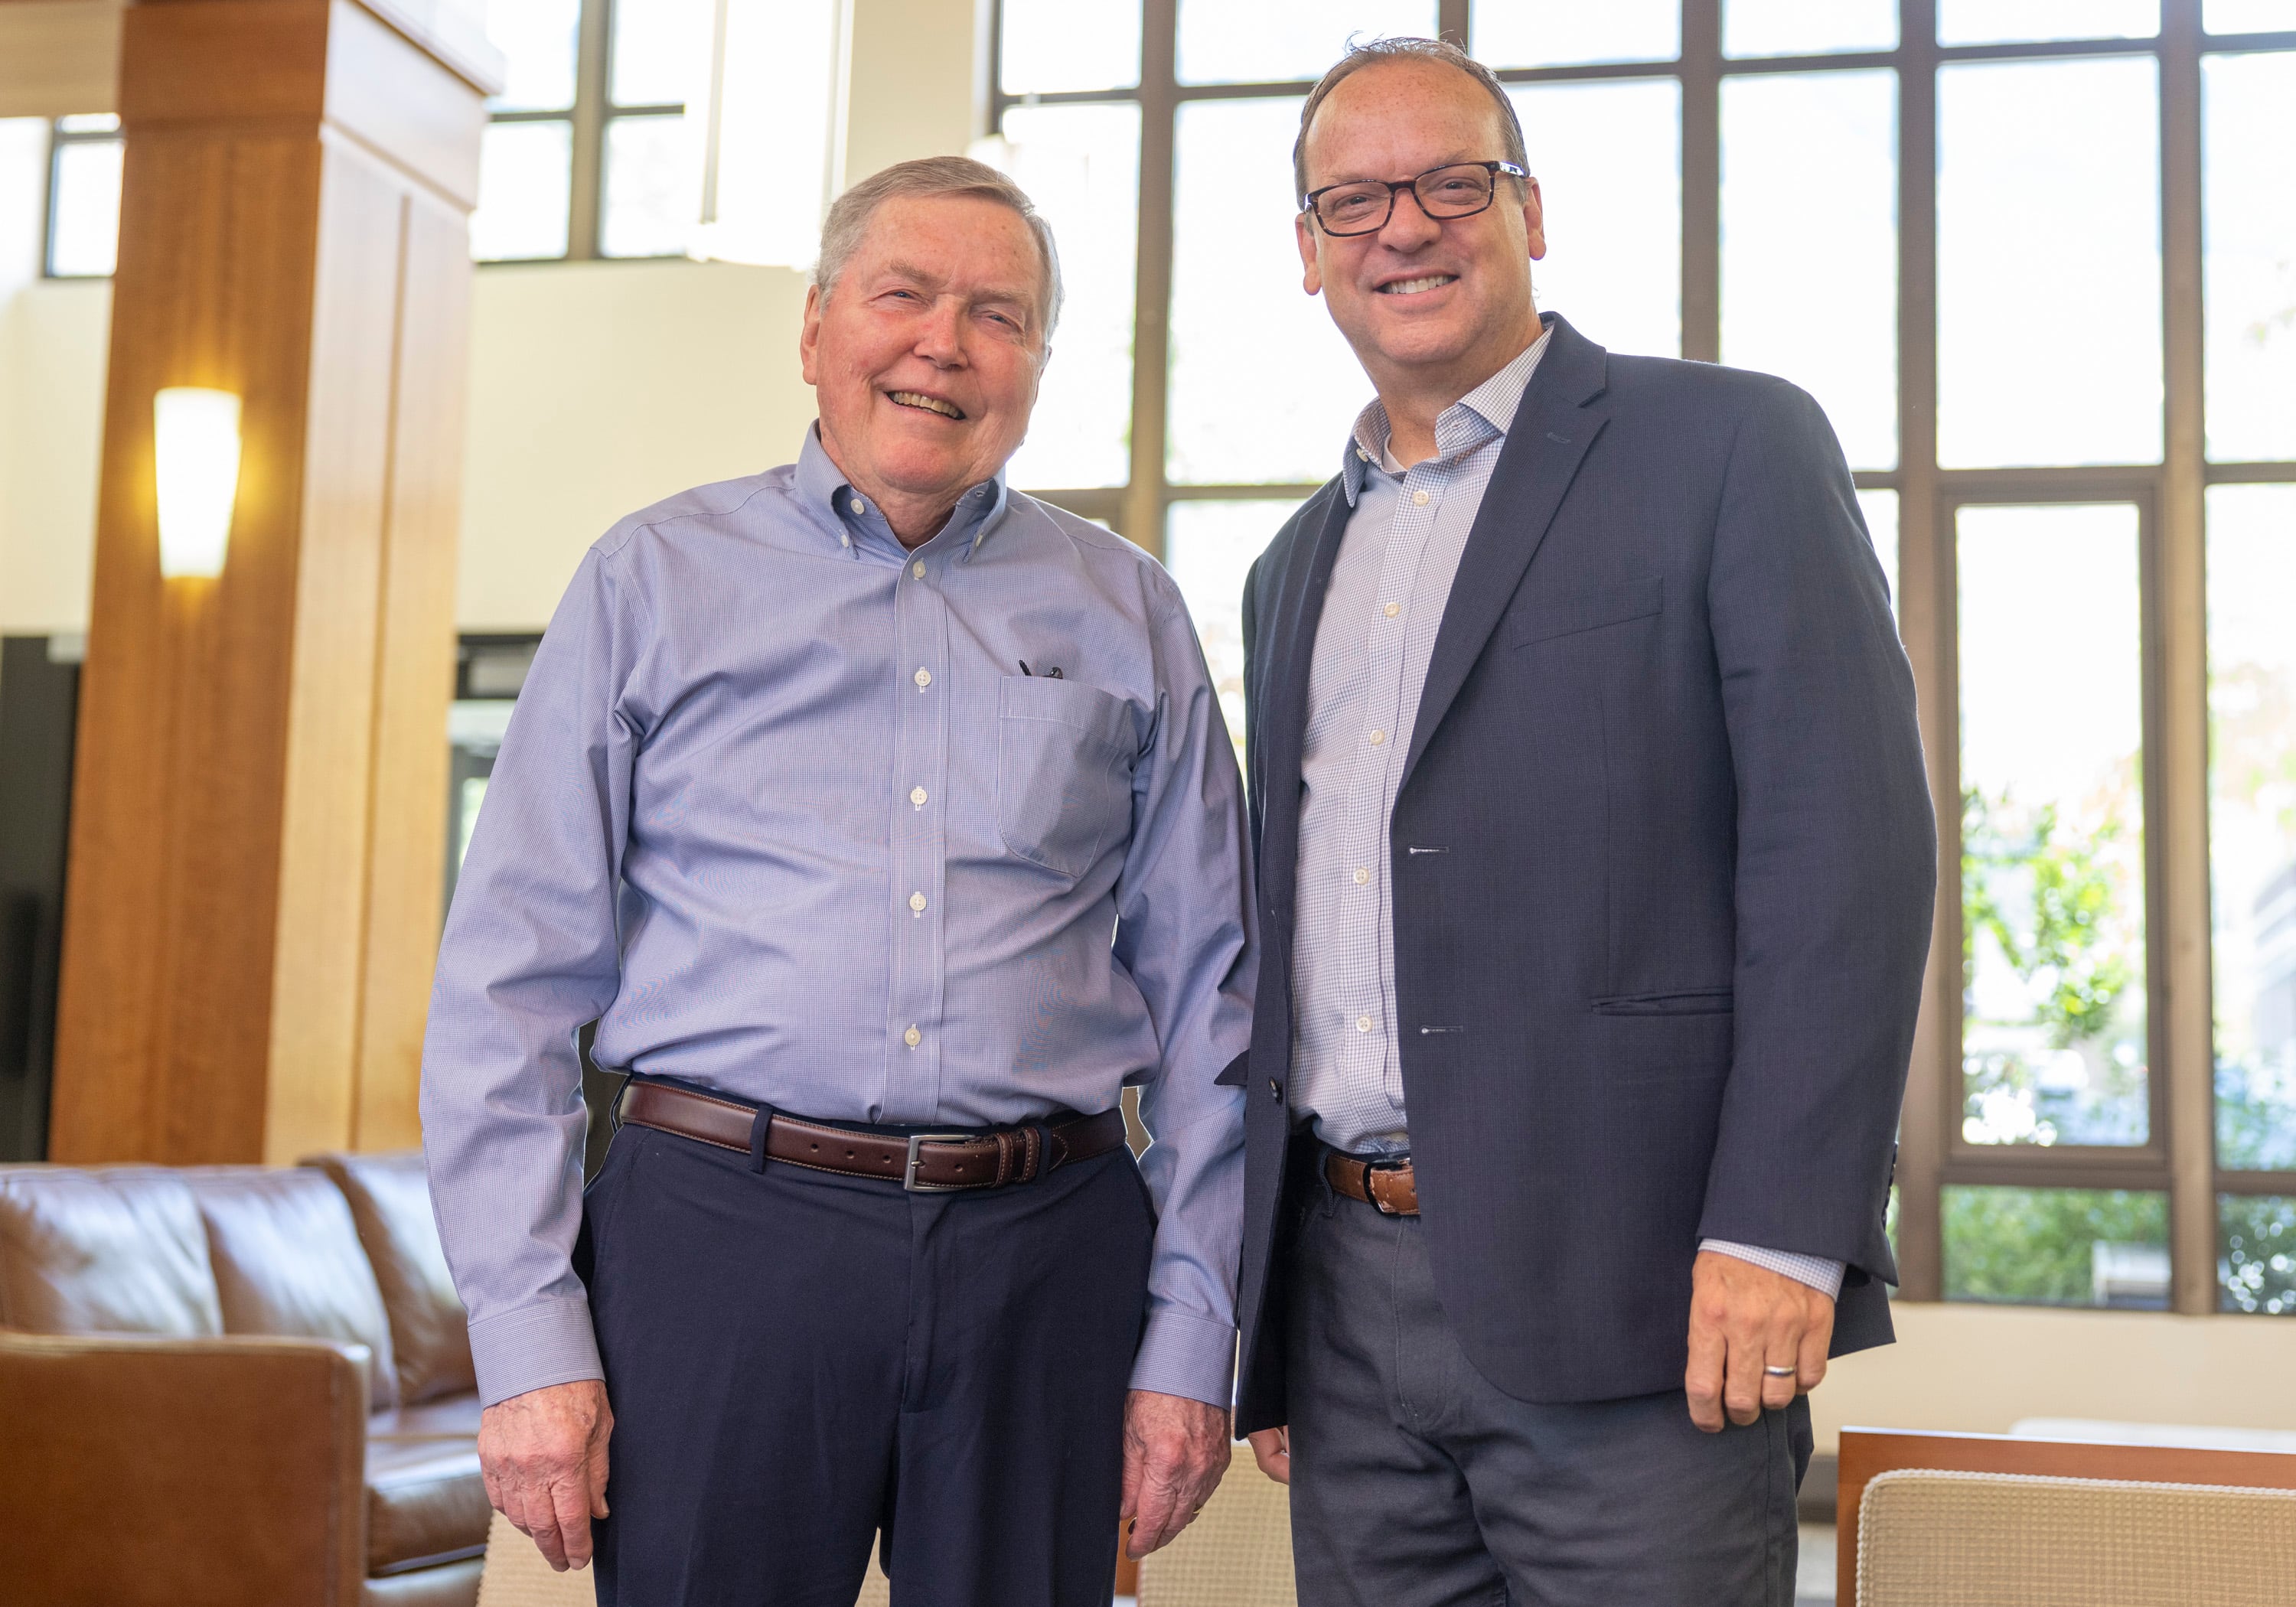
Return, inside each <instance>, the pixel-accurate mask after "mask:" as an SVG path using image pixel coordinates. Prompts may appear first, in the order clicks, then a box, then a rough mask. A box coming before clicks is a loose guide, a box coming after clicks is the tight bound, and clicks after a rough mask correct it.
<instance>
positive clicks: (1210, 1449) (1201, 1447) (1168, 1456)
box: [1123, 1390, 1228, 1557]
mask: <svg viewBox="0 0 2296 1607" xmlns="http://www.w3.org/2000/svg"><path fill="white" fill-rule="evenodd" d="M1227 1458H1228V1423H1227V1413H1226V1411H1225V1410H1223V1409H1222V1408H1220V1407H1218V1406H1210V1405H1208V1404H1207V1403H1205V1402H1203V1401H1201V1400H1190V1399H1188V1398H1185V1396H1179V1395H1160V1394H1158V1393H1157V1392H1156V1391H1155V1390H1133V1391H1132V1393H1131V1394H1130V1395H1129V1396H1128V1398H1126V1399H1125V1402H1124V1512H1123V1516H1124V1519H1125V1521H1126V1522H1127V1523H1128V1524H1129V1525H1130V1529H1129V1531H1128V1537H1127V1538H1126V1540H1125V1544H1124V1549H1125V1552H1126V1554H1128V1555H1130V1556H1134V1557H1144V1556H1146V1555H1147V1554H1149V1553H1150V1552H1152V1551H1154V1550H1155V1549H1156V1548H1157V1547H1158V1546H1162V1545H1164V1544H1166V1543H1167V1542H1169V1540H1170V1539H1171V1538H1172V1537H1174V1536H1175V1535H1177V1534H1178V1533H1179V1532H1180V1531H1181V1530H1182V1529H1185V1528H1187V1526H1188V1522H1189V1521H1190V1520H1191V1519H1193V1517H1194V1516H1195V1515H1196V1513H1198V1512H1199V1511H1201V1509H1202V1507H1203V1505H1204V1503H1205V1502H1207V1501H1209V1500H1210V1499H1211V1496H1212V1491H1214V1490H1216V1489H1218V1488H1219V1481H1220V1475H1221V1474H1222V1473H1224V1472H1226V1471H1227Z"/></svg>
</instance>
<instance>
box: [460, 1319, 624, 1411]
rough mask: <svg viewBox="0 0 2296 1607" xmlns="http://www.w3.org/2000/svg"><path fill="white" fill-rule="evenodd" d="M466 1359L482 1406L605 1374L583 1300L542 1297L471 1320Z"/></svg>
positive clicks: (600, 1377)
mask: <svg viewBox="0 0 2296 1607" xmlns="http://www.w3.org/2000/svg"><path fill="white" fill-rule="evenodd" d="M471 1361H472V1362H473V1363H474V1364H475V1365H476V1366H477V1369H478V1374H479V1404H480V1406H493V1405H494V1404H495V1403H496V1401H500V1400H508V1399H509V1398H511V1397H512V1396H513V1395H523V1394H525V1393H526V1392H527V1391H528V1390H541V1389H546V1388H548V1387H549V1386H550V1385H552V1384H570V1383H573V1382H577V1381H578V1380H581V1379H585V1378H598V1379H603V1378H604V1377H605V1376H606V1370H605V1368H603V1367H602V1366H600V1365H598V1338H597V1335H596V1334H594V1333H593V1332H591V1330H590V1303H589V1302H588V1301H587V1300H545V1301H544V1302H543V1303H542V1304H541V1305H538V1306H524V1307H521V1308H519V1309H517V1310H516V1311H504V1312H502V1313H499V1314H498V1315H496V1316H490V1317H488V1318H487V1319H486V1320H484V1321H483V1322H477V1323H472V1324H471Z"/></svg>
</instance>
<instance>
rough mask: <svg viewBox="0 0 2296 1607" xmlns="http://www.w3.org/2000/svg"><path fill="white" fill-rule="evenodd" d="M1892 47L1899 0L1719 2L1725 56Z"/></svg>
mask: <svg viewBox="0 0 2296 1607" xmlns="http://www.w3.org/2000/svg"><path fill="white" fill-rule="evenodd" d="M1897 47H1898V0H1723V4H1722V53H1723V54H1724V55H1726V56H1802V55H1816V54H1817V53H1820V52H1822V51H1836V50H1895V49H1896V48H1897Z"/></svg>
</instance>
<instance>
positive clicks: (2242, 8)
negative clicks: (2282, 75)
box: [2201, 0, 2296, 34]
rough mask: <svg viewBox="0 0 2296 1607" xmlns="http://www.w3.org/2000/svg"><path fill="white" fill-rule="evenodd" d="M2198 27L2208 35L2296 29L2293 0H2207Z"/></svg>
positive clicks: (2262, 32) (2295, 6)
mask: <svg viewBox="0 0 2296 1607" xmlns="http://www.w3.org/2000/svg"><path fill="white" fill-rule="evenodd" d="M2201 26H2202V28H2205V29H2208V30H2209V32H2210V33H2212V34H2265V33H2278V32H2281V31H2282V30H2284V29H2296V0H2207V4H2205V5H2203V6H2202V8H2201Z"/></svg>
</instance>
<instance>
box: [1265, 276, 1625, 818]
mask: <svg viewBox="0 0 2296 1607" xmlns="http://www.w3.org/2000/svg"><path fill="white" fill-rule="evenodd" d="M1553 327H1554V343H1553V344H1552V345H1551V346H1550V347H1549V348H1547V353H1546V356H1545V357H1542V358H1540V359H1539V364H1538V372H1537V373H1534V374H1532V375H1531V377H1530V386H1529V389H1527V390H1526V391H1525V392H1524V393H1523V398H1522V402H1521V405H1520V406H1518V407H1517V408H1516V409H1515V415H1514V423H1513V427H1511V428H1510V429H1509V430H1507V438H1506V445H1505V446H1504V447H1501V448H1500V449H1499V461H1498V463H1497V465H1496V466H1495V467H1494V468H1493V470H1492V471H1491V479H1490V484H1489V485H1488V486H1487V487H1486V488H1484V491H1483V501H1482V505H1481V506H1480V508H1479V509H1477V510H1476V512H1475V522H1474V524H1473V525H1472V527H1471V528H1470V529H1469V530H1468V532H1467V545H1466V548H1465V550H1464V552H1463V553H1461V554H1460V556H1459V573H1458V577H1457V578H1456V579H1455V580H1453V581H1452V583H1451V596H1450V600H1449V602H1448V603H1446V604H1445V606H1444V609H1443V623H1442V625H1441V627H1439V629H1438V630H1437V632H1436V634H1435V648H1434V652H1433V653H1432V654H1431V657H1430V658H1429V660H1428V661H1427V683H1426V686H1425V688H1424V689H1423V691H1422V692H1421V693H1420V695H1419V715H1418V718H1417V719H1416V720H1415V722H1414V724H1413V726H1412V730H1411V750H1410V752H1409V753H1408V754H1406V756H1405V758H1404V761H1403V775H1402V778H1401V780H1400V781H1399V782H1398V783H1397V784H1398V791H1400V789H1401V788H1402V787H1405V786H1408V785H1409V784H1410V782H1411V773H1412V771H1413V770H1414V769H1415V768H1417V767H1418V764H1419V756H1420V755H1421V754H1422V753H1423V752H1424V751H1426V749H1427V743H1428V742H1429V740H1430V739H1431V737H1433V735H1434V734H1435V731H1436V728H1437V727H1438V726H1441V725H1442V723H1443V717H1444V715H1445V714H1447V712H1449V710H1450V708H1451V701H1452V700H1453V699H1455V698H1456V697H1457V696H1458V695H1459V688H1460V687H1462V686H1464V685H1466V682H1467V676H1468V672H1469V671H1471V670H1472V669H1473V668H1474V667H1475V660H1478V659H1480V658H1481V657H1482V653H1483V644H1485V643H1487V642H1488V641H1489V640H1490V635H1491V632H1492V631H1493V630H1495V629H1497V627H1498V622H1499V617H1500V616H1501V615H1502V614H1504V613H1505V612H1506V607H1507V604H1508V603H1509V602H1510V601H1512V600H1513V596H1514V594H1515V589H1516V587H1518V586H1521V584H1522V576H1523V571H1524V570H1527V569H1529V567H1530V561H1531V559H1532V558H1533V557H1534V556H1535V555H1536V554H1537V553H1538V548H1539V544H1540V543H1541V542H1543V541H1545V540H1546V528H1547V526H1548V525H1549V524H1551V523H1553V522H1554V512H1555V510H1556V509H1557V508H1559V507H1561V506H1562V495H1563V493H1564V492H1566V491H1568V490H1569V489H1570V481H1571V480H1572V478H1573V477H1574V476H1575V475H1577V473H1578V472H1579V463H1581V462H1582V461H1584V459H1585V458H1586V455H1587V448H1588V447H1592V446H1593V445H1594V444H1595V437H1596V436H1597V435H1599V434H1601V433H1602V430H1603V425H1604V424H1605V423H1607V422H1610V412H1609V409H1608V408H1607V407H1606V406H1604V405H1603V402H1602V401H1601V400H1600V399H1599V398H1601V396H1602V393H1603V387H1604V385H1605V383H1606V380H1605V374H1606V372H1607V366H1608V359H1609V354H1608V353H1607V352H1605V351H1604V350H1603V348H1602V347H1600V346H1597V345H1595V342H1594V341H1592V340H1588V339H1587V337H1586V336H1584V335H1582V334H1580V333H1579V332H1578V331H1577V330H1575V329H1572V328H1571V327H1570V324H1567V323H1565V322H1564V321H1563V320H1562V318H1561V317H1560V316H1556V317H1555V318H1554V326H1553ZM1325 573H1326V574H1328V573H1329V570H1328V569H1327V570H1325ZM1294 751H1295V753H1296V749H1295V750H1294Z"/></svg>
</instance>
